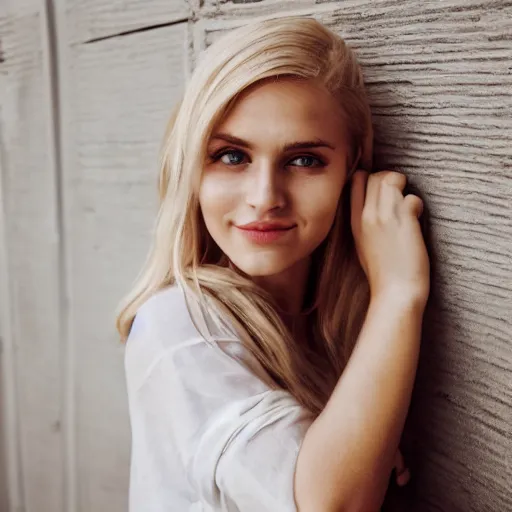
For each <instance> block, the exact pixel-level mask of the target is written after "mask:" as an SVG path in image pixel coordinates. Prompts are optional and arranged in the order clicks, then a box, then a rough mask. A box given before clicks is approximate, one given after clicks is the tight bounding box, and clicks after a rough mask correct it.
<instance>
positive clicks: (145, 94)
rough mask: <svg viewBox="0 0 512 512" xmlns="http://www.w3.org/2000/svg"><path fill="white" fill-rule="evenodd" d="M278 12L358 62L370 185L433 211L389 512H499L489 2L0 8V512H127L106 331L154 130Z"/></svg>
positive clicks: (506, 154) (138, 237)
mask: <svg viewBox="0 0 512 512" xmlns="http://www.w3.org/2000/svg"><path fill="white" fill-rule="evenodd" d="M287 14H303V15H305V16H309V15H314V16H315V17H317V19H319V20H320V21H322V22H324V23H325V24H326V25H327V26H329V27H331V28H333V29H334V30H336V31H337V32H338V33H340V34H341V35H342V36H343V37H344V38H345V39H346V40H347V41H348V42H349V43H350V44H351V45H352V46H353V47H354V48H355V49H356V51H357V52H358V55H359V58H360V61H361V64H362V65H363V68H364V72H365V76H366V82H367V85H368V90H369V93H370V98H371V103H372V108H373V113H374V123H375V129H376V150H375V156H376V164H377V165H376V168H378V169H384V168H387V169H389V168H392V169H397V170H402V171H403V172H405V173H406V174H407V175H408V176H409V179H410V182H411V183H413V184H414V185H415V186H417V187H418V188H419V189H420V190H421V191H422V194H423V196H424V198H425V200H426V203H427V207H428V209H429V212H430V217H431V222H432V244H433V253H434V255H435V267H436V272H435V276H434V280H433V290H434V291H433V300H432V302H431V305H430V307H429V310H428V312H427V315H426V317H425V332H424V341H423V346H422V356H421V362H420V368H419V373H418V381H417V386H416V389H415V394H414V398H413V403H412V406H411V414H410V417H409V421H408V424H407V428H406V432H405V435H404V444H403V449H404V452H405V454H406V456H407V457H408V459H409V462H410V465H411V468H412V471H413V480H412V482H411V484H410V485H409V486H408V488H407V489H405V490H402V491H400V492H398V491H397V490H394V491H392V492H390V495H389V496H388V499H387V502H386V509H388V510H414V511H447V512H458V511H461V512H462V511H464V512H469V511H474V512H484V511H499V512H505V511H512V440H511V439H512V432H511V425H512V339H511V335H510V332H511V327H512V326H511V323H512V313H511V312H512V270H511V269H512V257H511V250H512V236H511V235H512V216H511V206H510V204H511V200H512V135H511V133H512V130H511V129H512V71H511V70H512V36H511V34H512V2H508V1H491V0H489V1H486V2H482V1H481V0H480V1H476V0H451V1H449V0H445V1H436V2H431V1H428V2H427V1H425V2H417V1H414V0H404V1H395V0H379V1H372V2H370V1H364V0H346V1H332V2H330V1H316V2H315V1H313V0H292V1H283V0H281V1H277V0H260V1H254V2H248V1H240V0H238V1H228V0H223V1H221V0H218V1H213V0H204V1H203V0H200V1H197V0H190V2H188V3H187V2H186V1H185V0H110V1H104V0H53V1H50V0H48V1H43V0H0V178H1V179H0V205H1V208H0V337H1V339H0V341H1V344H0V369H1V381H0V391H1V393H0V397H1V402H0V420H1V421H0V436H1V437H2V439H4V440H5V442H4V443H3V445H2V449H1V451H0V511H8V512H14V511H17V512H20V511H24V512H78V511H80V512H103V511H105V512H107V511H108V512H121V511H125V510H127V484H128V470H129V468H128V464H129V448H130V447H129V441H130V430H129V424H128V417H127V404H126V397H125V388H124V375H123V365H122V355H123V348H122V346H121V345H119V344H118V342H117V338H116V333H115V331H114V328H113V320H114V310H115V307H116V305H117V301H118V300H119V298H120V297H121V295H122V294H123V293H124V292H125V291H126V289H127V287H128V286H129V283H130V282H131V281H132V280H133V278H134V275H135V274H136V272H137V271H138V269H139V268H140V265H141V263H142V261H143V258H144V255H145V253H146V250H147V246H148V242H149V230H150V228H151V224H152V220H153V217H154V214H155V208H156V176H157V152H158V148H159V144H160V141H161V138H162V135H163V131H164V126H165V122H166V120H167V117H168V114H169V112H170V110H171V108H172V106H173V105H174V102H175V101H176V99H177V98H178V95H179V94H180V93H181V91H182V90H183V87H184V85H185V83H186V80H187V77H188V76H189V73H190V69H192V67H193V63H194V55H197V53H198V52H200V51H201V49H202V48H204V47H205V46H207V45H208V44H210V43H211V42H212V41H213V40H214V39H215V38H216V37H218V35H219V34H221V33H223V32H224V31H225V30H229V29H230V28H232V27H235V26H238V25H240V24H243V23H245V22H246V21H248V20H250V19H253V18H256V17H260V16H264V17H266V16H281V15H287ZM390 378H392V376H390Z"/></svg>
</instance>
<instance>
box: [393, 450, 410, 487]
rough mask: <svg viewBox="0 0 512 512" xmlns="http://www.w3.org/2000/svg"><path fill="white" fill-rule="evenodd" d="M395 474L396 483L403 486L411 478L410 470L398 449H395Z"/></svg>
mask: <svg viewBox="0 0 512 512" xmlns="http://www.w3.org/2000/svg"><path fill="white" fill-rule="evenodd" d="M394 469H395V475H396V483H397V485H399V486H400V487H402V486H404V485H406V484H407V482H409V480H410V478H411V472H410V471H409V469H408V468H407V467H406V465H405V461H404V457H403V455H402V452H401V451H400V449H398V450H397V451H396V456H395V467H394Z"/></svg>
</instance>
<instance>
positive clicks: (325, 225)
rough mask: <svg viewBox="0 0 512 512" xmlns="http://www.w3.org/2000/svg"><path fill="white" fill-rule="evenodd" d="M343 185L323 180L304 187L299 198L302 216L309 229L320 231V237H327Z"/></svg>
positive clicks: (298, 204) (298, 202)
mask: <svg viewBox="0 0 512 512" xmlns="http://www.w3.org/2000/svg"><path fill="white" fill-rule="evenodd" d="M340 195H341V184H340V183H333V182H332V180H322V181H320V180H319V181H318V182H317V183H315V184H314V186H310V187H303V189H302V191H301V194H300V196H301V197H297V202H296V204H297V206H298V208H299V211H300V214H301V216H302V217H303V218H304V220H305V221H306V223H307V224H308V225H309V229H312V230H315V231H318V232H319V233H318V235H319V236H320V235H321V234H322V235H326V234H327V232H328V231H329V229H330V228H331V225H332V223H333V221H334V217H335V216H336V210H337V207H338V202H339V198H340Z"/></svg>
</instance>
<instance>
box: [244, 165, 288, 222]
mask: <svg viewBox="0 0 512 512" xmlns="http://www.w3.org/2000/svg"><path fill="white" fill-rule="evenodd" d="M249 174H250V179H249V180H248V182H247V191H246V201H247V204H248V205H249V206H251V207H252V208H254V210H256V213H257V215H263V214H265V213H267V212H269V211H272V210H279V209H282V208H284V207H285V205H286V193H285V192H286V191H285V184H284V182H283V177H282V176H281V175H280V173H279V169H277V168H276V167H275V166H274V165H273V164H272V163H271V162H268V161H265V162H261V163H260V164H258V165H255V166H253V168H252V169H251V170H250V171H249Z"/></svg>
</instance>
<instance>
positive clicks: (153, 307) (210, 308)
mask: <svg viewBox="0 0 512 512" xmlns="http://www.w3.org/2000/svg"><path fill="white" fill-rule="evenodd" d="M233 341H234V342H236V343H234V344H232V350H233V351H234V352H236V351H240V350H241V346H240V345H241V344H240V343H239V341H240V339H239V338H238V337H237V335H236V333H235V331H234V330H233V329H230V328H229V321H228V320H227V319H225V318H221V317H220V314H219V312H218V310H217V309H216V308H215V306H214V305H213V303H212V302H211V301H209V300H207V301H206V303H205V306H200V305H199V304H198V302H197V301H195V300H192V298H191V297H188V296H187V295H186V294H185V291H184V290H183V289H182V288H181V287H180V286H178V285H172V286H167V287H165V288H162V289H161V290H159V291H158V292H156V293H154V294H153V295H152V296H151V297H150V298H149V299H147V300H146V302H144V304H142V306H140V307H139V309H138V311H137V314H136V315H135V319H134V321H133V323H132V327H131V330H130V334H129V336H128V339H127V341H126V348H125V370H126V373H127V376H128V377H129V378H130V380H133V381H139V380H140V381H142V380H144V378H145V377H144V375H145V374H146V372H148V371H150V370H151V368H152V367H153V366H154V365H155V364H156V363H157V362H158V361H160V360H161V359H162V358H163V357H166V356H169V355H171V353H174V354H178V353H180V354H183V353H184V352H187V353H188V354H196V355H197V354H198V351H199V352H200V353H203V350H204V349H205V348H207V346H210V347H211V346H212V345H215V346H217V345H218V344H219V343H220V344H224V343H223V342H233ZM208 353H211V352H210V351H209V352H208Z"/></svg>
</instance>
